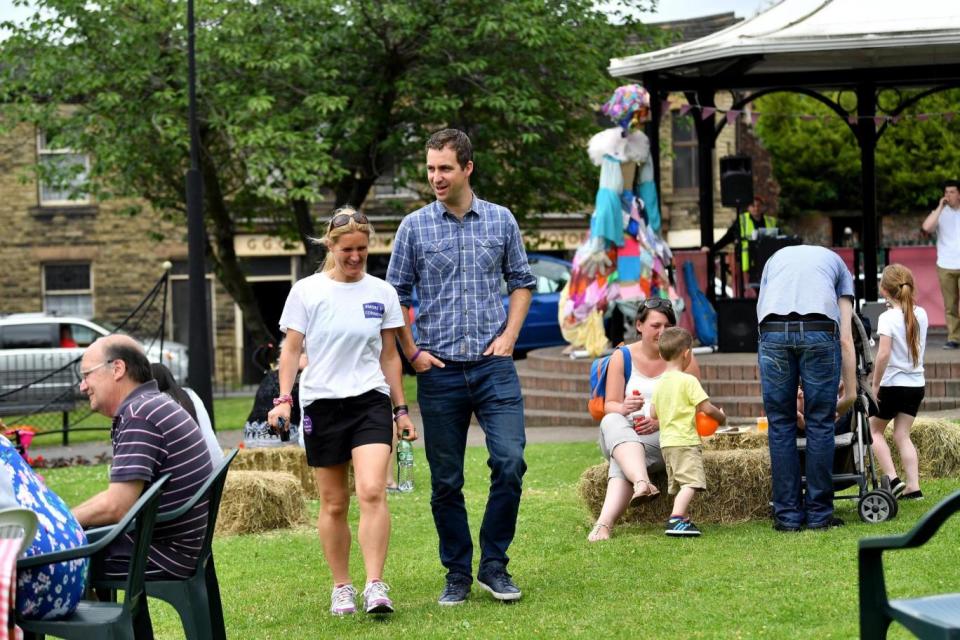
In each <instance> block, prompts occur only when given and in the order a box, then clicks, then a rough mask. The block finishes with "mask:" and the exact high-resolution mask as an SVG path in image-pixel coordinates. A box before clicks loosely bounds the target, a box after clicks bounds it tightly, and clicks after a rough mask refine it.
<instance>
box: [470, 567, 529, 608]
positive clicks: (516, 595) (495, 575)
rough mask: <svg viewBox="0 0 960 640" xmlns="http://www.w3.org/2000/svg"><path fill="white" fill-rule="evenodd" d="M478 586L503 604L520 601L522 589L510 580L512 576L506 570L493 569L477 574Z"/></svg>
mask: <svg viewBox="0 0 960 640" xmlns="http://www.w3.org/2000/svg"><path fill="white" fill-rule="evenodd" d="M477 584H479V585H480V586H481V587H483V588H484V589H486V590H487V591H489V592H490V595H492V596H493V597H494V598H496V599H497V600H500V601H501V602H513V601H515V600H519V599H520V596H521V595H522V594H521V593H520V589H519V588H518V587H517V585H515V584H514V583H513V580H511V579H510V574H509V573H507V570H506V569H502V568H497V569H491V570H490V571H485V572H481V573H478V574H477Z"/></svg>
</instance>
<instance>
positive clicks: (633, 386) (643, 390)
mask: <svg viewBox="0 0 960 640" xmlns="http://www.w3.org/2000/svg"><path fill="white" fill-rule="evenodd" d="M662 377H663V374H662V373H661V374H660V375H659V376H657V377H656V378H649V377H647V376H645V375H643V374H642V373H640V372H639V371H638V370H637V367H633V368H632V369H631V370H630V379H629V380H627V388H626V389H625V390H624V396H629V395H632V394H633V392H634V391H639V392H640V395H642V396H643V408H642V409H640V411H634V412H633V413H631V414H630V415H631V416H636V415H639V416H643V417H644V418H649V417H650V407H652V406H653V390H654V388H655V387H656V386H657V383H658V382H660V378H662Z"/></svg>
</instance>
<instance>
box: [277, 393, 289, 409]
mask: <svg viewBox="0 0 960 640" xmlns="http://www.w3.org/2000/svg"><path fill="white" fill-rule="evenodd" d="M280 404H288V405H290V406H291V407H292V406H293V396H291V395H290V394H289V393H282V394H280V395H279V396H277V397H276V398H274V399H273V406H277V405H280Z"/></svg>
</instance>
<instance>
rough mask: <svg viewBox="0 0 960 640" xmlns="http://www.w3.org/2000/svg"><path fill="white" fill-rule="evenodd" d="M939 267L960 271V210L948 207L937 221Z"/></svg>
mask: <svg viewBox="0 0 960 640" xmlns="http://www.w3.org/2000/svg"><path fill="white" fill-rule="evenodd" d="M937 266H938V267H940V268H941V269H960V210H958V209H954V208H952V207H949V206H947V205H944V207H943V211H941V212H940V218H939V219H938V220H937Z"/></svg>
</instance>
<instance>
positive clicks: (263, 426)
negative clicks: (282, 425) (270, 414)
mask: <svg viewBox="0 0 960 640" xmlns="http://www.w3.org/2000/svg"><path fill="white" fill-rule="evenodd" d="M299 439H300V425H295V424H292V425H290V428H289V429H274V428H273V427H271V426H270V424H269V423H268V422H267V421H266V420H263V421H259V420H256V421H250V422H247V423H246V424H244V425H243V446H244V447H245V448H247V449H258V448H264V447H282V446H285V445H296V444H297V443H298V441H299Z"/></svg>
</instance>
